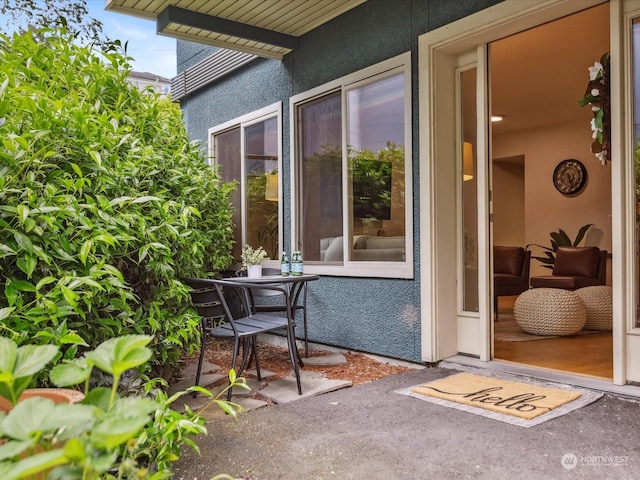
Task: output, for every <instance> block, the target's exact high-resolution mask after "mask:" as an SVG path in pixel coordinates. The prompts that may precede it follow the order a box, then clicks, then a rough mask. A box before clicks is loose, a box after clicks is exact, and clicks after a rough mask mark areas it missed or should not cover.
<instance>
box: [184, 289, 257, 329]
mask: <svg viewBox="0 0 640 480" xmlns="http://www.w3.org/2000/svg"><path fill="white" fill-rule="evenodd" d="M183 282H184V283H186V284H187V285H189V286H190V287H191V288H192V290H191V303H192V304H193V306H194V307H195V309H196V311H197V312H198V315H200V317H201V318H202V321H203V322H204V323H207V322H216V323H217V322H220V321H225V320H226V321H229V322H232V323H233V322H234V320H235V319H238V318H242V317H245V316H246V315H247V314H248V313H249V312H250V308H249V305H248V303H247V299H246V295H244V294H243V291H242V290H241V289H235V288H232V287H228V286H226V285H225V286H223V285H221V284H220V283H218V281H217V280H213V279H205V278H186V279H183Z"/></svg>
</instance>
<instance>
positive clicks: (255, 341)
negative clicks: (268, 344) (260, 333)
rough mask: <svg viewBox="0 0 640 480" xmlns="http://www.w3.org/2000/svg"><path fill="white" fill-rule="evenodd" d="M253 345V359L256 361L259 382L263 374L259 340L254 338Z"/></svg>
mask: <svg viewBox="0 0 640 480" xmlns="http://www.w3.org/2000/svg"><path fill="white" fill-rule="evenodd" d="M251 344H252V345H251V357H252V358H254V359H255V361H256V377H258V381H261V380H262V374H261V373H260V360H258V339H257V338H256V337H253V338H252V341H251ZM249 365H251V361H249Z"/></svg>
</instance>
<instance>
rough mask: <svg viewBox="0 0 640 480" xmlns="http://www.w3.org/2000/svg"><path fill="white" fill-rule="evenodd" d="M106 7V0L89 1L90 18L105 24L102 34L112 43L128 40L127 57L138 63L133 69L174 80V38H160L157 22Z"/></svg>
mask: <svg viewBox="0 0 640 480" xmlns="http://www.w3.org/2000/svg"><path fill="white" fill-rule="evenodd" d="M104 5H105V2H104V0H87V7H88V9H89V15H91V16H92V17H94V18H97V19H98V20H100V21H101V22H102V24H103V27H102V31H103V32H104V33H105V34H106V35H107V36H108V37H109V38H111V39H112V40H121V41H122V43H123V44H124V42H125V41H127V40H128V41H129V44H128V48H127V54H128V55H129V56H130V57H133V58H134V60H135V61H133V70H135V71H136V72H149V73H155V74H156V75H160V76H162V77H166V78H171V77H175V75H176V40H175V38H170V37H166V36H164V35H158V34H157V33H156V22H154V21H151V20H145V19H142V18H137V17H132V16H129V15H124V14H122V13H114V12H107V11H106V10H105V9H104Z"/></svg>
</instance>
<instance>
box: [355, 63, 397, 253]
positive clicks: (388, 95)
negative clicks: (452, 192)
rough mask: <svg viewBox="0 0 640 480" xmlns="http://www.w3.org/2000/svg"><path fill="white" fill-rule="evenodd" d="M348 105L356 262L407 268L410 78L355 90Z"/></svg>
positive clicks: (385, 80) (395, 76) (378, 82)
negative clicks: (407, 90) (406, 144)
mask: <svg viewBox="0 0 640 480" xmlns="http://www.w3.org/2000/svg"><path fill="white" fill-rule="evenodd" d="M347 102H348V105H347V112H348V130H347V132H348V133H347V135H348V137H347V143H348V149H349V150H348V156H349V174H350V182H349V184H350V190H351V191H350V195H349V197H350V198H349V200H350V212H349V213H350V216H351V228H352V232H351V234H352V235H353V240H354V241H353V242H351V245H352V249H351V259H352V260H355V261H393V262H402V261H404V259H405V202H404V198H405V184H404V178H405V176H404V174H405V171H404V163H405V152H404V135H405V108H404V74H399V75H394V76H392V77H388V78H385V79H383V80H380V81H377V82H374V83H370V84H368V85H365V86H363V87H360V88H357V89H354V90H350V91H349V92H348V95H347ZM377 237H386V238H377Z"/></svg>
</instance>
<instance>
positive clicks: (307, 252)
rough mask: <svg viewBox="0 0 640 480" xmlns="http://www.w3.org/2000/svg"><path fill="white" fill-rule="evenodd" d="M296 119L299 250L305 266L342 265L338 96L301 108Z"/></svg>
mask: <svg viewBox="0 0 640 480" xmlns="http://www.w3.org/2000/svg"><path fill="white" fill-rule="evenodd" d="M297 119H298V120H297V121H298V125H297V130H296V132H297V135H298V145H299V149H300V151H299V152H298V158H300V159H302V168H301V178H300V197H299V205H300V209H301V210H300V215H301V218H302V221H301V222H300V224H299V229H300V231H299V232H298V234H299V238H300V239H301V245H300V249H301V250H302V254H303V256H304V261H305V262H313V261H326V262H342V260H343V255H342V154H341V145H342V133H341V124H342V112H341V96H340V92H337V93H332V94H330V95H326V96H324V97H322V98H319V99H317V100H314V101H311V102H308V103H305V104H303V105H300V106H299V107H298V108H297Z"/></svg>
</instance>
